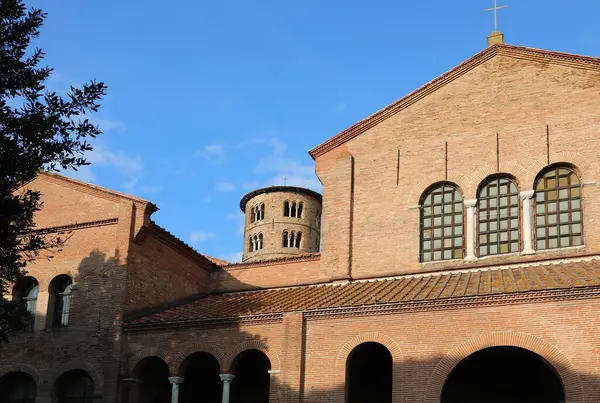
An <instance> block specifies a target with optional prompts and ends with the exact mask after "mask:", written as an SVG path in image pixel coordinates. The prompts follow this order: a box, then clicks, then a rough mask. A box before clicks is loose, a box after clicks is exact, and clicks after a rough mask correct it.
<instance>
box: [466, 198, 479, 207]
mask: <svg viewBox="0 0 600 403" xmlns="http://www.w3.org/2000/svg"><path fill="white" fill-rule="evenodd" d="M476 205H477V199H469V200H465V207H467V208H469V207H475V206H476Z"/></svg>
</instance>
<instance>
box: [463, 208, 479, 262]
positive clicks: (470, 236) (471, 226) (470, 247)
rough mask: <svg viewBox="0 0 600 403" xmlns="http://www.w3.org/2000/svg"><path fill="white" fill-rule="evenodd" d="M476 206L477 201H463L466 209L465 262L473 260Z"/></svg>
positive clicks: (474, 257)
mask: <svg viewBox="0 0 600 403" xmlns="http://www.w3.org/2000/svg"><path fill="white" fill-rule="evenodd" d="M476 206H477V199H470V200H465V207H466V208H467V222H466V227H467V228H466V230H467V241H466V242H467V245H466V247H467V248H466V249H467V256H465V259H466V260H475V259H477V257H476V256H475V208H476Z"/></svg>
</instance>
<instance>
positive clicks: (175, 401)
mask: <svg viewBox="0 0 600 403" xmlns="http://www.w3.org/2000/svg"><path fill="white" fill-rule="evenodd" d="M169 382H171V385H173V390H172V391H171V403H179V385H180V384H182V383H183V377H181V376H170V377H169Z"/></svg>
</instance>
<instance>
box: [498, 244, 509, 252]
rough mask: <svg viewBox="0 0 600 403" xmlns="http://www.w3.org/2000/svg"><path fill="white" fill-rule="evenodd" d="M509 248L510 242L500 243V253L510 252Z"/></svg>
mask: <svg viewBox="0 0 600 403" xmlns="http://www.w3.org/2000/svg"><path fill="white" fill-rule="evenodd" d="M508 252H509V249H508V244H507V243H503V244H501V245H500V253H508Z"/></svg>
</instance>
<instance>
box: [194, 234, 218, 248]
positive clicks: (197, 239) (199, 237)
mask: <svg viewBox="0 0 600 403" xmlns="http://www.w3.org/2000/svg"><path fill="white" fill-rule="evenodd" d="M215 237H216V235H215V234H213V233H211V232H204V231H192V232H190V243H191V244H192V245H196V244H199V243H201V242H204V241H207V240H209V239H213V238H215Z"/></svg>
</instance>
